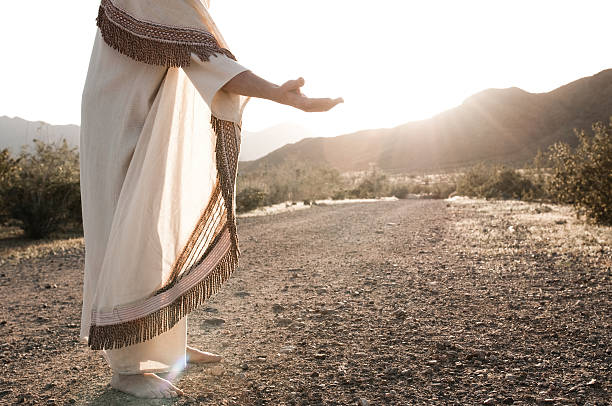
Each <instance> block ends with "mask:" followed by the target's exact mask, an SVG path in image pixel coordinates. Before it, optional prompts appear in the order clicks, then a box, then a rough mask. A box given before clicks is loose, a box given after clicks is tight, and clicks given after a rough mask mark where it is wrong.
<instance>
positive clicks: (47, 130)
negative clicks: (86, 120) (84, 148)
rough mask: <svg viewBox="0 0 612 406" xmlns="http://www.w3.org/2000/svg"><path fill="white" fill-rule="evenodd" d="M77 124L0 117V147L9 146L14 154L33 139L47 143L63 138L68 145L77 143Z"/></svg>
mask: <svg viewBox="0 0 612 406" xmlns="http://www.w3.org/2000/svg"><path fill="white" fill-rule="evenodd" d="M79 131H80V130H79V126H78V125H73V124H68V125H51V124H49V123H45V122H44V121H27V120H24V119H22V118H19V117H14V118H11V117H7V116H2V117H0V149H4V148H9V149H10V150H11V153H12V154H14V155H16V154H18V153H19V151H20V150H21V147H22V146H24V145H31V144H32V143H33V141H34V139H38V140H41V141H44V142H47V143H51V142H60V141H61V140H63V139H65V140H66V142H68V145H70V146H72V147H77V146H78V145H79Z"/></svg>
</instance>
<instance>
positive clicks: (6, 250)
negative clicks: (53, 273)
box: [0, 227, 84, 265]
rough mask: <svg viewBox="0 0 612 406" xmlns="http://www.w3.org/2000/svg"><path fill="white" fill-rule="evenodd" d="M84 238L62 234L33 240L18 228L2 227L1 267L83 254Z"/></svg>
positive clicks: (0, 236)
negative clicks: (68, 254) (55, 256)
mask: <svg viewBox="0 0 612 406" xmlns="http://www.w3.org/2000/svg"><path fill="white" fill-rule="evenodd" d="M83 249H84V242H83V236H82V235H79V234H74V233H73V234H60V235H56V236H55V237H54V238H50V239H43V240H31V239H28V238H25V237H24V236H23V232H22V231H21V230H20V229H19V228H17V227H0V265H1V264H5V263H17V262H21V261H24V260H30V259H34V258H43V257H46V256H49V255H56V254H64V253H70V252H74V253H81V252H82V251H83Z"/></svg>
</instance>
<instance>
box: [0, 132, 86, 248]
mask: <svg viewBox="0 0 612 406" xmlns="http://www.w3.org/2000/svg"><path fill="white" fill-rule="evenodd" d="M34 142H35V145H34V149H35V151H34V153H32V152H30V151H29V149H24V150H23V151H22V152H21V154H20V156H19V159H18V160H17V164H16V166H15V167H14V168H13V170H12V171H11V173H10V176H9V178H10V179H9V180H7V181H4V182H3V183H4V184H5V190H4V191H3V196H4V198H3V204H4V207H5V210H6V211H7V215H9V216H10V217H12V218H14V219H17V220H19V221H20V222H21V224H22V228H23V230H24V232H25V234H26V236H27V237H30V238H43V237H46V236H48V235H49V234H51V233H52V232H54V231H57V230H58V229H60V228H61V227H62V226H65V225H68V224H70V223H78V224H80V223H81V222H82V216H81V194H80V188H79V156H78V153H77V152H76V148H70V147H68V144H67V143H66V142H65V141H64V142H63V143H62V144H59V145H57V144H45V143H43V142H41V141H38V140H35V141H34Z"/></svg>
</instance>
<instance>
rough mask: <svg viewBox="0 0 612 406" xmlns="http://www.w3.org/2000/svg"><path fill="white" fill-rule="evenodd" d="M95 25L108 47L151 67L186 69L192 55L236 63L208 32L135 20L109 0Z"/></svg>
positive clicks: (99, 11) (102, 5)
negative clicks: (230, 60) (219, 55)
mask: <svg viewBox="0 0 612 406" xmlns="http://www.w3.org/2000/svg"><path fill="white" fill-rule="evenodd" d="M96 22H97V25H98V27H99V28H100V32H101V33H102V38H103V39H104V42H106V43H107V44H108V45H109V46H111V47H112V48H114V49H116V50H117V51H119V52H120V53H122V54H124V55H126V56H129V57H130V58H132V59H135V60H137V61H140V62H144V63H148V64H150V65H162V66H167V67H179V66H181V67H182V66H189V63H190V60H191V53H194V54H196V55H197V56H198V57H199V58H200V59H201V60H202V61H208V60H209V59H210V57H211V56H212V55H214V56H216V55H217V54H224V55H227V56H228V57H230V58H232V59H236V58H235V57H234V55H232V53H231V52H230V51H229V50H228V49H225V48H222V47H220V46H219V44H218V42H217V40H216V39H215V37H214V36H213V35H212V34H211V33H209V32H208V31H205V30H197V29H193V28H184V27H174V26H169V25H163V24H157V23H153V22H150V21H143V20H138V19H136V18H134V17H132V16H130V15H129V14H128V13H127V12H126V11H124V10H122V9H120V8H118V7H117V6H115V5H114V4H113V3H112V1H111V0H102V2H101V3H100V8H99V9H98V18H97V19H96Z"/></svg>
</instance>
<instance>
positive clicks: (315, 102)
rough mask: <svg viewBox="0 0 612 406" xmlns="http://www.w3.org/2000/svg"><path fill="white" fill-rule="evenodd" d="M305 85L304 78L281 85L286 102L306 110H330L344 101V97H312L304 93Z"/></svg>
mask: <svg viewBox="0 0 612 406" xmlns="http://www.w3.org/2000/svg"><path fill="white" fill-rule="evenodd" d="M302 86H304V79H302V78H299V79H297V80H290V81H288V82H285V84H283V85H282V86H281V91H282V92H283V99H285V100H286V104H289V105H290V106H293V107H296V108H298V109H300V110H303V111H306V112H323V111H329V110H331V109H332V108H333V107H334V106H336V105H337V104H340V103H343V102H344V100H342V98H337V99H330V98H311V97H307V96H305V95H303V94H302V92H301V91H300V88H301V87H302Z"/></svg>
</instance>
